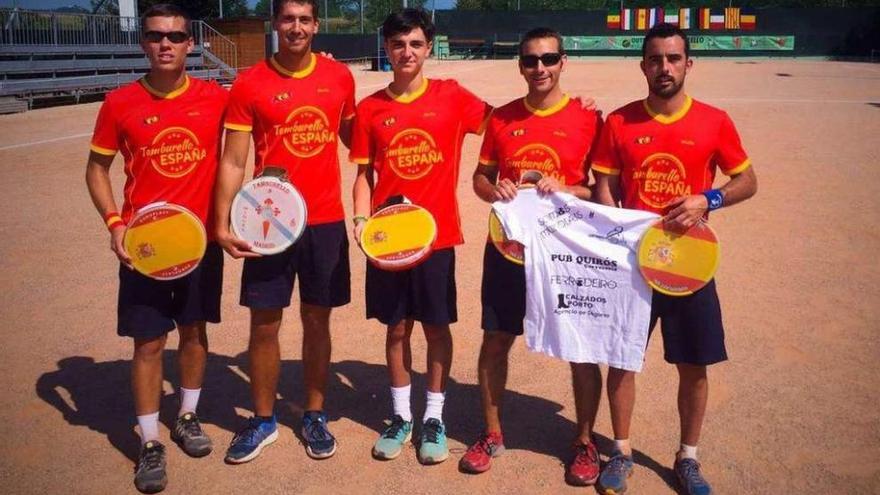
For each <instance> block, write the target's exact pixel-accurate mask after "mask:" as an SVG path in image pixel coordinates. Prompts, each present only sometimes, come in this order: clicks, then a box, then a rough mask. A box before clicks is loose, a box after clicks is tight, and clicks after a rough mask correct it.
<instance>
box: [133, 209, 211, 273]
mask: <svg viewBox="0 0 880 495" xmlns="http://www.w3.org/2000/svg"><path fill="white" fill-rule="evenodd" d="M207 243H208V239H207V236H206V234H205V226H204V225H202V222H201V221H200V220H199V218H198V217H197V216H195V215H194V214H193V213H192V212H191V211H189V210H188V209H186V208H184V207H183V206H179V205H175V204H172V203H165V202H161V203H153V204H150V205H147V206H145V207H143V208H141V209H140V210H138V212H137V213H135V214H134V216H133V217H132V219H131V221H130V222H129V224H128V227H127V228H126V230H125V236H124V237H123V239H122V244H123V247H124V248H125V252H126V253H128V255H129V256H130V257H131V264H132V266H133V267H134V269H135V270H137V271H138V272H140V273H142V274H144V275H146V276H148V277H151V278H154V279H156V280H174V279H176V278H180V277H183V276H185V275H187V274H188V273H190V272H191V271H193V270H195V269H196V267H197V266H198V265H199V261H201V260H202V256H204V255H205V248H206V247H207Z"/></svg>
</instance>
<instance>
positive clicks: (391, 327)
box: [351, 9, 491, 464]
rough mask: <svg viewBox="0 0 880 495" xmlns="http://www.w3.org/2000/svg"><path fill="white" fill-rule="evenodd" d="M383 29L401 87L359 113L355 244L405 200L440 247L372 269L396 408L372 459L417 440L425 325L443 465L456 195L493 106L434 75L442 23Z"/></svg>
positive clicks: (370, 289)
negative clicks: (384, 209)
mask: <svg viewBox="0 0 880 495" xmlns="http://www.w3.org/2000/svg"><path fill="white" fill-rule="evenodd" d="M382 29H383V36H384V38H385V52H386V53H387V54H388V58H389V60H390V62H391V67H392V69H393V71H394V80H393V81H392V82H391V84H389V85H388V87H387V88H385V89H383V90H380V91H377V92H376V93H373V94H372V95H370V96H367V97H366V98H364V99H363V100H362V101H361V102H360V103H359V104H358V107H357V119H356V120H355V130H354V133H353V137H352V146H351V160H352V161H353V162H355V163H357V164H358V173H357V177H356V178H355V183H354V190H353V195H354V212H355V217H354V223H355V238H356V239H358V238H359V233H360V231H361V229H362V228H363V222H364V221H365V220H366V217H367V216H369V215H370V214H371V212H373V211H375V209H376V208H377V207H379V206H380V205H382V204H383V203H385V202H386V201H387V200H388V199H389V198H390V197H392V196H397V195H403V196H405V197H407V198H408V199H409V200H410V201H412V202H413V203H414V204H416V205H419V206H421V207H423V208H425V209H427V210H428V211H429V212H430V213H431V214H432V215H433V216H434V219H435V221H436V222H437V239H436V241H435V242H434V251H433V253H432V254H431V256H430V257H429V258H428V259H427V260H425V261H424V262H423V263H421V264H420V265H418V266H416V267H415V268H412V269H409V270H404V271H400V272H388V271H384V270H381V269H378V268H376V267H374V266H372V265H370V264H367V281H366V299H367V317H368V318H376V319H378V320H379V321H380V322H382V323H384V324H385V325H387V337H386V356H387V359H388V373H389V376H390V379H391V395H392V400H393V405H394V417H393V420H392V423H391V425H390V426H389V427H388V429H387V430H385V431H384V432H383V433H382V434H381V436H380V437H379V440H378V441H377V442H376V444H375V445H374V447H373V455H374V456H376V457H378V458H380V459H393V458H395V457H397V456H398V455H399V454H400V452H401V450H402V448H403V445H404V443H405V442H406V441H407V440H408V439H409V438H410V435H411V433H412V412H411V410H410V400H409V398H410V372H411V368H412V354H411V350H410V336H411V334H412V329H413V325H414V322H415V321H420V322H421V323H422V328H423V329H424V332H425V338H426V340H427V343H428V356H427V360H428V363H427V368H428V383H427V388H428V391H427V406H426V409H425V415H424V417H423V424H422V428H421V432H420V433H421V435H420V439H421V442H420V444H419V460H420V461H421V462H422V463H425V464H434V463H439V462H442V461H444V460H445V459H446V458H447V457H448V456H449V451H448V449H447V446H446V433H445V426H444V424H443V414H442V413H443V404H444V401H445V392H444V391H445V389H446V382H447V379H448V377H449V369H450V365H451V364H452V336H451V334H450V332H449V325H450V323H453V322H455V321H456V319H457V316H458V315H457V309H456V295H455V251H454V246H456V245H458V244H461V243H462V242H463V238H462V233H461V227H460V222H459V213H458V202H457V200H456V196H455V190H456V185H457V184H458V175H459V162H460V159H461V144H462V140H463V139H464V135H465V134H466V133H479V132H482V129H483V124H484V123H485V121H486V117H487V116H488V114H489V112H490V111H491V107H490V106H489V105H488V104H486V103H484V102H483V101H482V100H480V99H479V98H477V97H476V96H474V95H473V94H472V93H470V92H469V91H467V90H465V89H464V88H462V87H461V86H459V85H458V83H456V82H455V81H452V80H439V79H428V78H427V77H425V75H424V74H423V71H422V66H423V65H424V62H425V59H426V58H427V57H428V55H429V54H430V53H431V41H432V40H433V37H434V25H433V23H432V22H431V19H430V16H429V15H428V14H427V13H426V12H425V11H424V10H421V9H403V10H402V11H399V12H396V13H393V14H390V15H389V16H388V17H387V18H386V19H385V22H384V23H383V25H382ZM374 174H375V180H374Z"/></svg>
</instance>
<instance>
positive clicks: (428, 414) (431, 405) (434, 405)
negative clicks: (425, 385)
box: [422, 390, 446, 423]
mask: <svg viewBox="0 0 880 495" xmlns="http://www.w3.org/2000/svg"><path fill="white" fill-rule="evenodd" d="M445 401H446V393H445V392H431V391H430V390H429V391H428V398H427V400H426V401H425V417H424V418H422V421H428V418H435V419H437V420H438V421H440V422H441V423H442V422H443V403H444V402H445Z"/></svg>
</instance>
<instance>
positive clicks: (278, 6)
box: [272, 0, 321, 21]
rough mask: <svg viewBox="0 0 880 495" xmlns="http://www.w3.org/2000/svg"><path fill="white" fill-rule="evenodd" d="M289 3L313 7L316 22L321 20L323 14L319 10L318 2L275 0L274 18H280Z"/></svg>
mask: <svg viewBox="0 0 880 495" xmlns="http://www.w3.org/2000/svg"><path fill="white" fill-rule="evenodd" d="M289 3H298V4H300V5H311V6H312V17H314V18H315V20H316V21H317V20H319V19H318V18H319V17H320V14H321V12H320V11H319V10H318V0H275V2H274V3H273V4H272V17H274V18H276V19H277V18H278V16H279V15H281V11H282V10H283V9H284V6H285V5H287V4H289Z"/></svg>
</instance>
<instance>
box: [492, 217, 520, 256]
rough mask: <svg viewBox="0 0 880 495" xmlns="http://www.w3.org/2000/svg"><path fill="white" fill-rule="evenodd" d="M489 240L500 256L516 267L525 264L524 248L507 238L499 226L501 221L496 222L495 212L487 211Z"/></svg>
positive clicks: (502, 228)
mask: <svg viewBox="0 0 880 495" xmlns="http://www.w3.org/2000/svg"><path fill="white" fill-rule="evenodd" d="M489 240H491V241H492V244H493V245H494V246H495V249H497V250H498V252H499V253H501V256H504V257H505V258H507V259H508V260H509V261H512V262H514V263H516V264H517V265H522V264H524V263H525V255H524V249H525V248H524V247H523V245H522V244H520V243H518V242H516V241H511V240H510V239H508V238H507V233H506V232H504V227H502V226H501V221H500V220H498V215H496V214H495V210H491V211H489Z"/></svg>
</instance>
